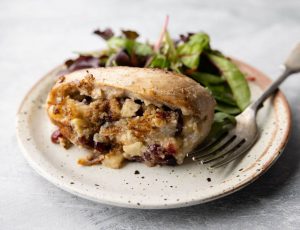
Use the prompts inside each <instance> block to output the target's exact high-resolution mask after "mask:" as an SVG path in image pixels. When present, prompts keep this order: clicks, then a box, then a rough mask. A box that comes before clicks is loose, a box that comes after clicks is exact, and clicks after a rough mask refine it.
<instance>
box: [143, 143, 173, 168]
mask: <svg viewBox="0 0 300 230" xmlns="http://www.w3.org/2000/svg"><path fill="white" fill-rule="evenodd" d="M169 151H170V152H168V149H165V148H164V147H162V146H161V145H159V144H153V145H149V146H148V149H147V150H146V151H145V152H144V153H143V157H144V160H145V161H146V163H147V164H149V165H151V166H154V165H176V164H177V162H176V159H175V158H174V156H173V155H172V154H173V151H175V152H176V150H175V148H174V149H169Z"/></svg>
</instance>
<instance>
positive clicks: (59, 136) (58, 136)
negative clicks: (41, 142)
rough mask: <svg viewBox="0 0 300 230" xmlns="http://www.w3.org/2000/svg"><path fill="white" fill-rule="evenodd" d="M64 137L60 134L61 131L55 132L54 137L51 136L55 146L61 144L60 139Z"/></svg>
mask: <svg viewBox="0 0 300 230" xmlns="http://www.w3.org/2000/svg"><path fill="white" fill-rule="evenodd" d="M61 137H63V135H62V133H61V132H60V130H59V129H58V130H55V131H54V132H53V133H52V135H51V141H52V142H53V143H54V144H59V138H61Z"/></svg>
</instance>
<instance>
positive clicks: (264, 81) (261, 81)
mask: <svg viewBox="0 0 300 230" xmlns="http://www.w3.org/2000/svg"><path fill="white" fill-rule="evenodd" d="M234 62H235V63H236V64H237V65H238V66H239V67H240V68H241V69H242V71H244V72H247V73H249V72H252V75H253V76H259V77H258V78H257V79H256V84H257V85H258V86H259V87H260V88H262V89H264V88H266V87H267V86H268V85H269V84H270V82H271V80H270V79H269V78H268V77H267V76H266V75H265V74H263V73H262V72H260V71H258V70H257V69H255V68H254V67H252V66H250V65H248V64H246V63H244V62H242V61H239V60H237V59H234ZM63 68H64V65H60V66H58V67H56V68H54V69H53V70H52V71H50V72H49V73H48V74H46V75H45V76H44V77H42V78H41V79H40V80H39V81H37V82H36V83H35V85H34V86H33V87H32V88H31V89H30V90H29V91H28V93H27V94H26V96H25V97H24V99H23V101H22V102H21V104H20V107H19V109H18V112H17V122H16V134H17V140H18V144H19V146H20V148H21V151H22V153H23V155H24V157H25V159H26V160H27V162H28V163H29V165H30V166H31V167H32V168H33V169H34V170H35V171H36V172H37V173H38V174H39V175H41V176H42V177H44V178H45V179H47V180H48V181H49V182H51V183H53V184H54V185H56V186H58V187H59V188H61V189H63V190H65V191H67V192H70V193H71V194H74V195H76V196H79V197H82V198H84V199H88V200H91V201H94V202H98V203H102V204H108V205H114V206H119V207H127V208H137V209H166V208H168V209H169V208H180V207H187V206H192V205H197V204H201V203H206V202H209V201H212V200H216V199H219V198H222V197H224V196H227V195H229V194H232V193H234V192H236V191H238V190H240V189H242V188H244V187H246V186H247V185H249V184H250V183H252V182H253V181H255V180H256V179H257V178H258V177H259V176H261V175H262V174H264V173H265V172H266V171H267V170H268V169H269V168H270V167H271V166H272V165H273V164H274V163H275V161H276V160H277V159H278V158H279V156H280V155H281V153H282V152H283V150H284V148H285V146H286V144H287V142H288V139H289V136H290V131H291V110H290V106H289V104H288V102H287V100H286V98H285V96H284V94H283V93H282V92H281V91H278V92H277V93H276V95H275V96H274V100H273V107H274V108H275V111H276V104H275V101H276V100H281V102H282V103H283V107H284V109H285V113H286V115H287V121H286V122H287V125H286V129H285V130H284V134H283V138H282V140H281V142H280V143H276V145H277V148H276V150H274V151H273V152H274V154H273V157H272V158H271V159H270V160H269V161H268V162H266V163H265V164H264V165H263V166H262V167H261V170H259V171H256V173H254V174H253V175H252V176H251V177H247V178H245V179H244V180H242V181H240V182H239V183H237V184H236V185H235V186H232V187H231V188H228V189H226V190H223V191H221V192H218V193H215V194H212V195H211V196H209V197H207V198H205V199H201V200H192V201H190V202H184V203H183V202H177V203H173V204H168V206H163V205H157V204H154V205H145V206H137V205H134V204H127V203H120V202H115V201H112V200H106V199H99V198H95V197H92V196H88V195H86V194H85V193H83V192H79V191H76V190H74V188H72V187H71V186H69V185H67V184H66V183H63V182H61V181H60V180H59V179H57V178H56V177H54V176H52V175H50V174H48V173H47V172H46V171H45V170H44V169H43V168H42V167H40V166H39V165H38V164H36V162H35V161H34V159H32V158H31V156H30V154H29V153H28V149H26V143H24V142H23V140H22V133H21V132H20V131H19V129H18V126H19V120H20V115H21V111H22V110H23V107H24V104H25V102H26V100H27V99H28V98H29V97H30V94H31V92H32V91H33V90H34V89H36V88H37V87H38V86H39V84H40V83H41V82H43V80H44V79H46V78H47V77H48V76H49V75H54V74H55V73H57V72H59V71H60V70H62V69H63ZM275 134H276V133H275ZM275 134H274V135H275ZM267 150H268V147H267V148H266V149H265V151H267ZM265 151H264V152H265ZM254 164H255V162H254ZM249 168H251V166H250V167H249Z"/></svg>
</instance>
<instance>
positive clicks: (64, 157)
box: [17, 61, 291, 209]
mask: <svg viewBox="0 0 300 230" xmlns="http://www.w3.org/2000/svg"><path fill="white" fill-rule="evenodd" d="M236 63H237V64H238V65H239V66H240V68H241V69H242V71H243V72H245V73H246V74H247V75H248V76H250V77H255V79H256V80H255V81H253V82H250V86H251V91H252V95H253V97H255V96H257V95H260V94H261V92H262V89H263V88H265V87H266V86H267V85H268V84H269V83H270V80H269V79H268V78H267V77H265V76H264V75H263V74H262V73H261V72H259V71H257V70H255V69H254V68H252V67H250V66H248V65H246V64H244V63H241V62H238V61H236ZM61 68H62V66H60V67H58V68H56V69H55V70H53V71H52V72H51V73H49V74H47V75H46V76H45V77H44V78H42V79H41V80H40V81H39V82H38V83H37V84H36V85H35V86H34V87H33V88H32V89H31V90H30V92H29V93H28V94H27V96H26V97H25V99H24V101H23V102H22V104H21V106H20V109H19V112H18V114H17V136H18V141H19V144H20V147H21V149H22V152H23V154H24V156H25V158H26V159H27V161H28V162H29V164H30V165H31V166H32V167H33V168H34V169H35V170H36V171H37V172H38V173H39V174H40V175H41V176H43V177H44V178H46V179H47V180H49V181H50V182H52V183H53V184H55V185H56V186H58V187H60V188H62V189H63V190H66V191H68V192H71V193H73V194H75V195H78V196H80V197H83V198H86V199H89V200H93V201H96V202H100V203H105V204H111V205H117V206H123V207H130V208H144V209H162V208H176V207H184V206H190V205H194V204H199V203H203V202H207V201H210V200H214V199H217V198H220V197H223V196H225V195H228V194H230V193H233V192H234V191H237V190H239V189H241V188H242V187H244V186H246V185H248V184H249V183H251V182H252V181H254V180H255V179H256V178H257V177H258V176H259V175H260V174H262V173H263V172H265V171H266V170H267V169H268V168H269V167H270V166H271V165H272V163H273V162H274V161H275V160H276V159H277V158H278V156H279V155H280V153H281V152H282V151H283V148H284V146H285V144H286V142H287V139H288V135H289V130H290V125H291V118H290V109H289V106H288V104H287V101H286V99H285V97H284V96H283V95H282V93H280V92H279V93H278V94H277V95H276V97H275V98H274V100H273V101H272V102H271V100H269V101H267V102H266V103H265V106H264V108H262V109H261V110H260V111H259V114H258V125H259V127H260V133H261V136H260V138H259V140H258V142H257V143H256V144H255V146H253V148H252V149H251V150H250V151H249V152H248V153H247V154H246V155H245V156H244V157H243V158H241V159H238V160H236V161H235V162H233V163H231V164H230V165H227V166H226V167H223V168H219V169H217V170H209V169H208V168H207V167H206V166H203V165H200V164H198V163H196V162H192V161H188V160H187V161H186V162H185V163H184V164H183V165H181V166H176V167H169V166H163V167H159V166H157V167H152V168H149V167H147V166H145V165H144V164H140V163H129V164H127V165H125V166H124V167H123V168H122V169H119V170H114V169H109V168H106V167H104V166H101V165H97V166H92V167H84V166H80V165H78V164H77V163H76V162H77V159H78V158H79V157H80V156H83V155H85V154H86V153H85V150H83V149H79V148H76V147H72V148H71V149H69V150H65V149H63V148H62V147H60V146H59V145H54V144H52V143H51V141H50V135H51V133H52V132H53V131H54V130H55V127H54V126H53V125H52V124H51V123H50V121H49V119H48V117H47V114H46V111H45V108H44V103H45V100H46V97H47V93H48V92H49V90H50V88H51V86H52V85H53V83H54V80H55V79H56V77H55V76H56V74H57V72H58V71H59V70H60V69H61Z"/></svg>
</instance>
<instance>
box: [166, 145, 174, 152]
mask: <svg viewBox="0 0 300 230" xmlns="http://www.w3.org/2000/svg"><path fill="white" fill-rule="evenodd" d="M166 151H167V153H168V154H170V155H174V154H176V148H175V146H174V145H173V144H169V145H168V147H167V149H166Z"/></svg>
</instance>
